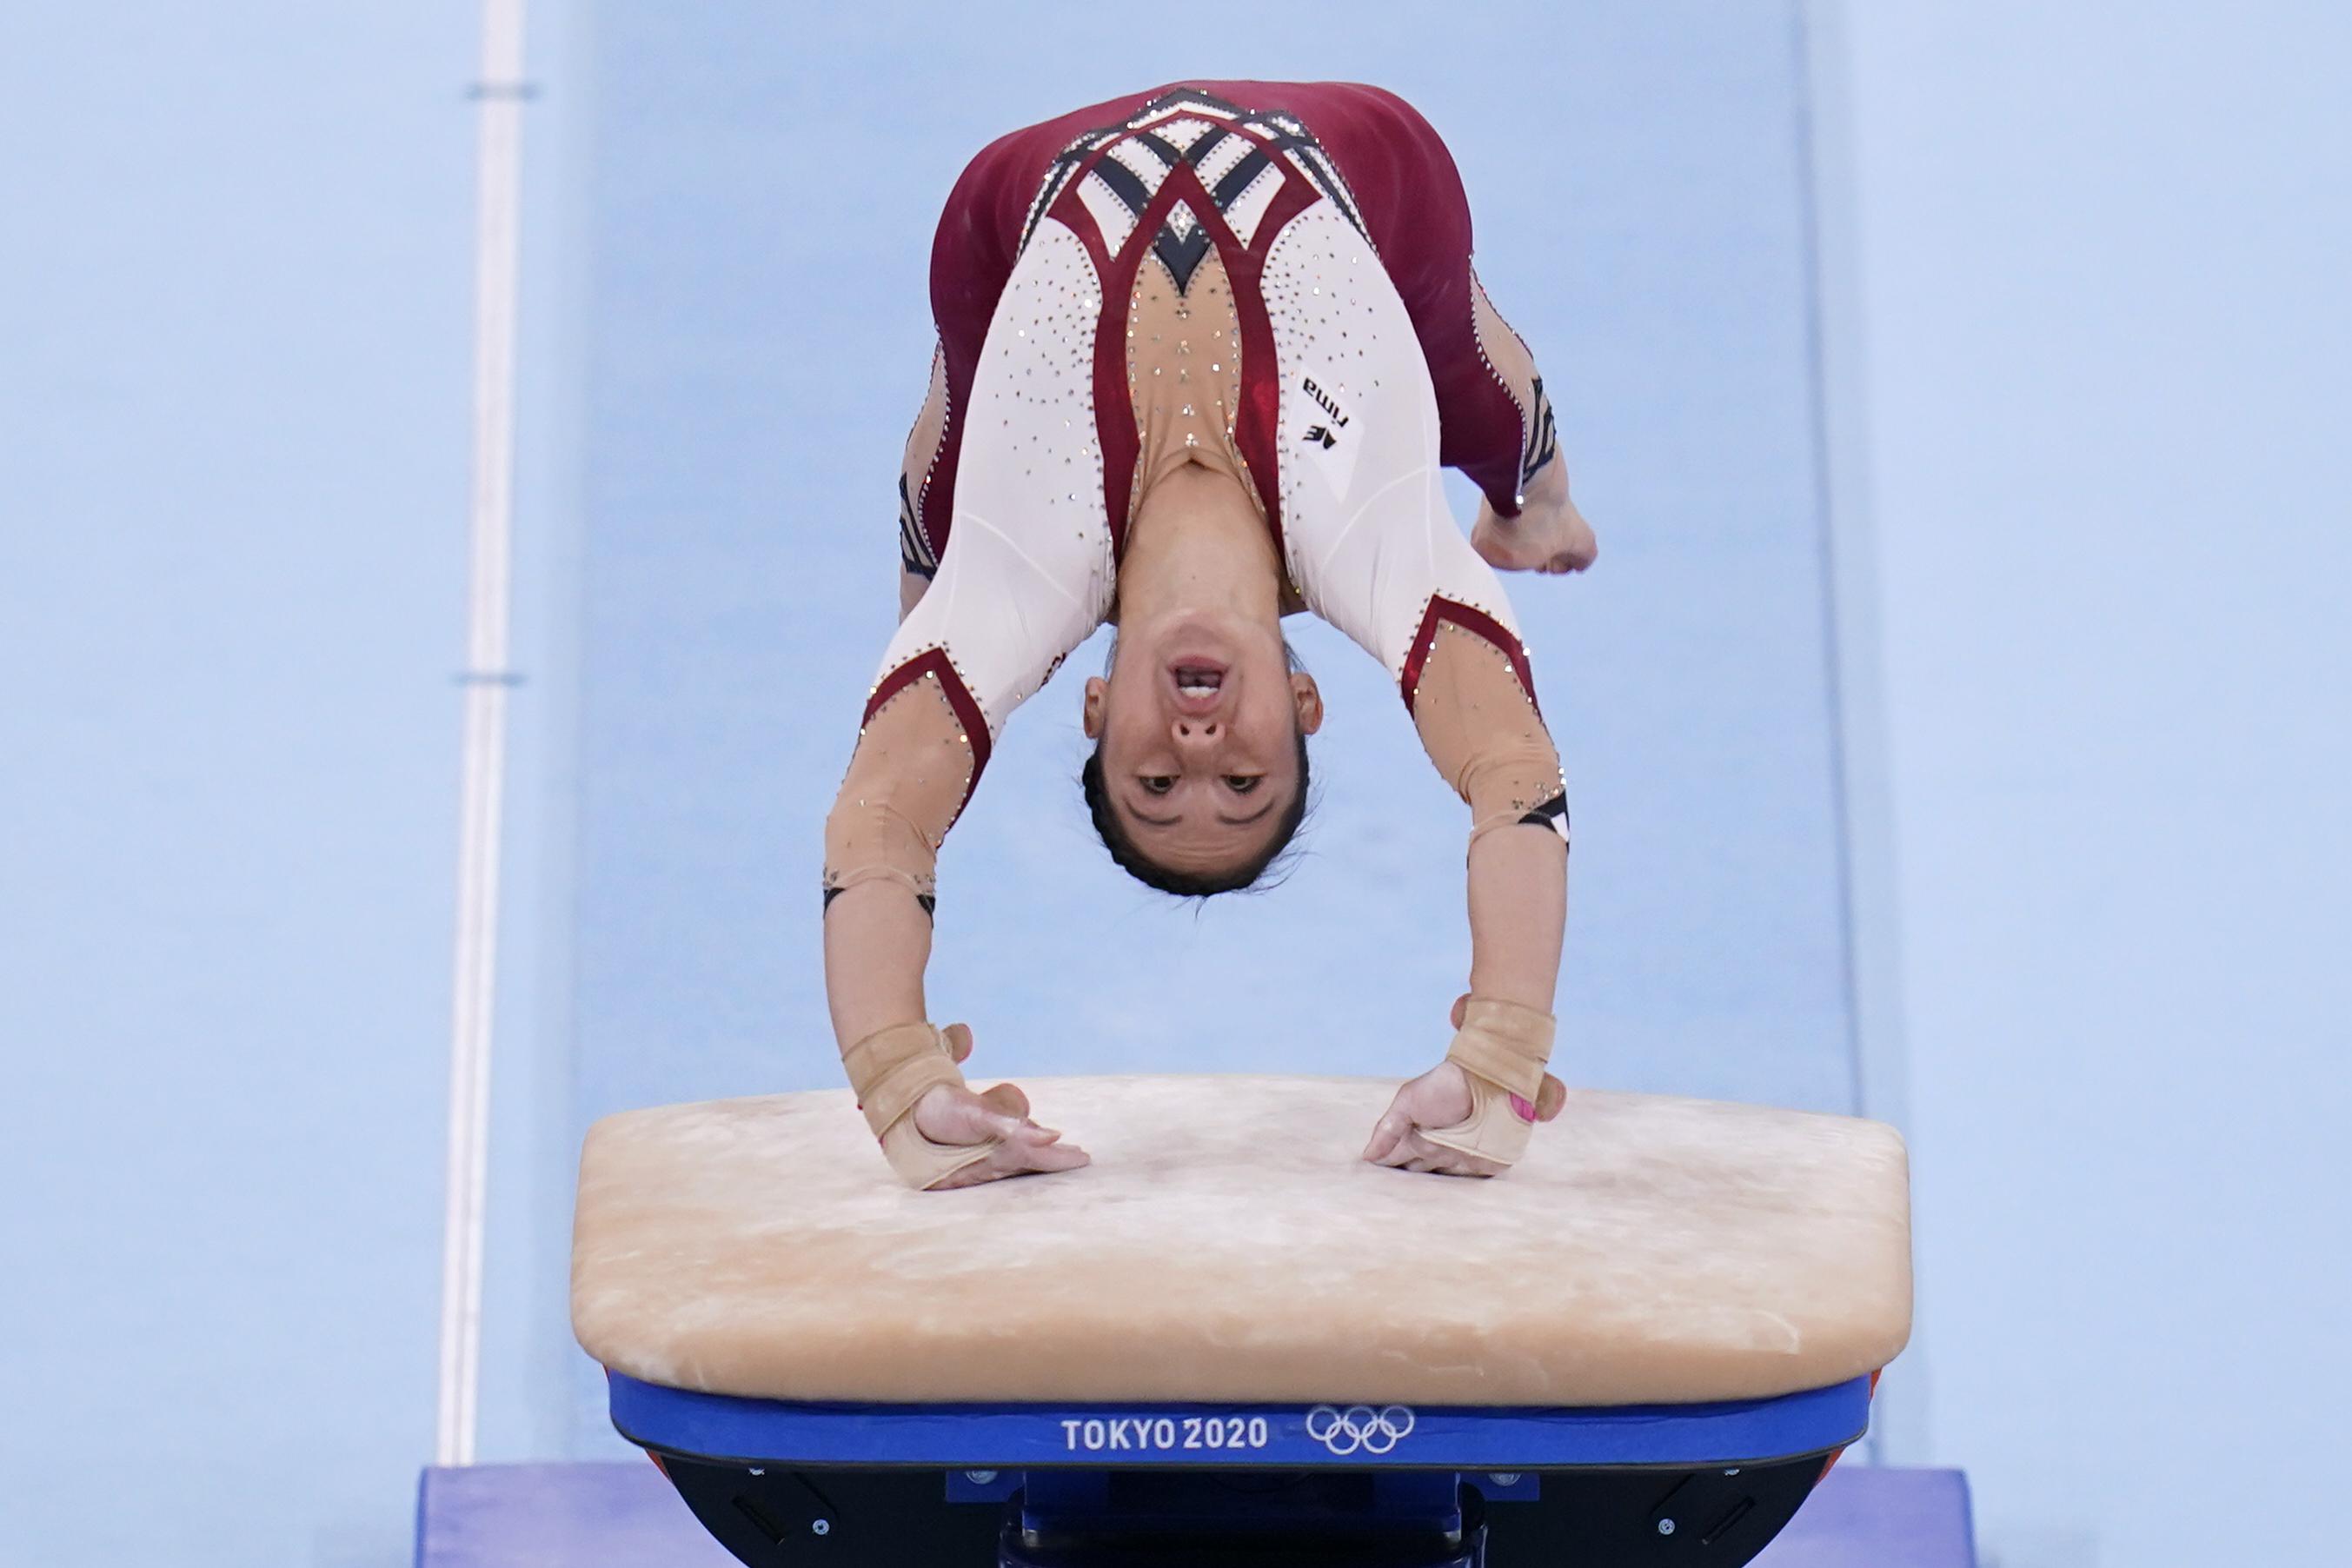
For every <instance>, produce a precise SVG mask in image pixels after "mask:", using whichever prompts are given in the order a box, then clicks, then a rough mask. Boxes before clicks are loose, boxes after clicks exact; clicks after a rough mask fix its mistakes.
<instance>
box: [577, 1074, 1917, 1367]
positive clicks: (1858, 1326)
mask: <svg viewBox="0 0 2352 1568" xmlns="http://www.w3.org/2000/svg"><path fill="white" fill-rule="evenodd" d="M1024 1087H1025V1088H1026V1089H1028V1090H1029V1091H1030V1094H1031V1097H1032V1099H1033V1100H1034V1102H1035V1104H1036V1108H1037V1115H1038V1118H1039V1120H1040V1121H1045V1123H1046V1124H1047V1125H1049V1126H1055V1127H1059V1128H1062V1129H1063V1130H1064V1131H1065V1132H1066V1135H1067V1136H1068V1137H1069V1138H1070V1139H1071V1141H1072V1142H1076V1143H1078V1144H1080V1145H1081V1146H1082V1147H1084V1148H1085V1149H1087V1151H1088V1152H1090V1153H1092V1154H1093V1155H1094V1159H1095V1163H1094V1164H1093V1165H1092V1166H1091V1167H1089V1168H1087V1169H1086V1170H1083V1171H1075V1172H1071V1173H1066V1174H1062V1175H1055V1176H1030V1177H1024V1178H1023V1179H1021V1180H1018V1181H1013V1182H1000V1183H996V1184H991V1185H987V1186H982V1187H975V1188H971V1189H967V1190H964V1191H961V1192H950V1193H919V1192H913V1191H909V1190H908V1189H907V1188H905V1187H902V1186H900V1185H898V1183H897V1182H896V1181H895V1180H894V1179H893V1177H892V1176H891V1174H890V1172H889V1169H888V1167H887V1166H886V1165H885V1164H884V1163H883V1162H882V1156H881V1154H880V1153H879V1152H877V1150H876V1149H875V1147H874V1142H873V1139H872V1137H871V1136H870V1135H869V1134H868V1133H867V1132H866V1125H865V1123H864V1121H862V1120H860V1118H859V1117H858V1115H857V1113H856V1110H854V1109H852V1106H851V1101H850V1097H849V1095H848V1094H847V1093H846V1092H845V1091H840V1090H834V1091H827V1092H823V1093H814V1094H781V1095H772V1096H767V1097H765V1098H761V1099H756V1100H716V1101H711V1102H709V1103H707V1104H701V1105H679V1106H671V1107H668V1108H666V1109H662V1110H637V1111H630V1112H627V1113H625V1114H623V1115H619V1116H613V1117H607V1118H606V1119H605V1120H604V1121H600V1122H598V1123H597V1124H596V1125H595V1126H594V1127H593V1128H592V1129H591V1130H590V1131H589V1134H588V1142H587V1148H586V1150H585V1152H584V1153H583V1157H582V1161H581V1173H580V1207H579V1214H578V1219H577V1224H576V1227H575V1230H574V1233H573V1241H572V1326H573V1329H574V1331H576V1332H577V1333H578V1334H579V1336H580V1342H581V1343H582V1344H583V1346H585V1347H586V1348H587V1350H588V1352H589V1353H590V1354H591V1355H593V1356H594V1357H595V1358H596V1359H597V1360H598V1361H600V1362H602V1363H604V1364H605V1365H606V1366H609V1367H612V1368H614V1370H616V1371H619V1372H624V1373H628V1374H629V1375H631V1376H633V1377H636V1378H639V1379H642V1380H644V1381H646V1382H649V1383H657V1384H667V1385H669V1386H672V1387H677V1388H690V1389H700V1390H704V1391H707V1392H710V1393H718V1394H746V1395H756V1396H762V1397H768V1398H776V1399H844V1400H874V1401H886V1402H933V1401H955V1400H988V1401H1030V1400H1037V1401H1045V1400H1086V1401H1123V1400H1134V1401H1145V1400H1151V1401H1185V1400H1201V1401H1214V1402H1228V1401H1231V1402H1251V1403H1260V1402H1263V1403H1281V1402H1296V1401H1310V1402H1311V1401H1321V1400H1330V1401H1351V1402H1352V1401H1361V1402H1369V1403H1383V1402H1388V1401H1396V1402H1401V1403H1406V1404H1421V1405H1622V1404H1640V1403H1647V1402H1652V1401H1661V1402H1671V1403H1687V1402H1694V1401H1703V1400H1715V1399H1734V1398H1746V1397H1752V1396H1759V1395H1766V1394H1786V1393H1791V1392H1794V1391H1796V1390H1799V1389H1805V1388H1817V1387H1822V1386H1825V1385H1827V1384H1833V1383H1838V1382H1842V1381H1843V1380H1845V1379H1847V1378H1850V1377H1854V1376H1857V1375H1859V1374H1861V1373H1866V1372H1870V1371H1873V1370H1874V1369H1876V1368H1877V1367H1879V1366H1882V1365H1884V1364H1885V1363H1886V1362H1887V1361H1888V1360H1890V1359H1891V1358H1892V1357H1893V1356H1894V1355H1895V1352H1897V1351H1899V1350H1901V1349H1902V1348H1903V1345H1904V1342H1905V1341H1906V1339H1907V1338H1908V1337H1909V1334H1910V1328H1911V1258H1910V1205H1909V1190H1908V1177H1907V1173H1906V1162H1905V1156H1904V1149H1903V1142H1902V1140H1901V1139H1900V1138H1899V1137H1898V1136H1897V1135H1896V1134H1895V1131H1893V1130H1892V1129H1891V1128H1887V1127H1885V1126H1882V1125H1880V1124H1879V1123H1876V1122H1873V1121H1855V1120H1853V1119H1851V1118H1847V1117H1839V1116H1817V1115H1810V1114H1805V1113H1802V1112H1798V1111H1788V1110H1763V1109H1759V1108H1756V1107H1751V1106H1743V1105H1721V1104H1715V1103H1711V1102H1708V1101H1705V1100H1675V1099H1667V1098H1664V1097H1658V1096H1648V1095H1628V1094H1611V1093H1601V1092H1595V1091H1581V1092H1578V1093H1575V1094H1573V1095H1572V1096H1571V1097H1570V1100H1569V1105H1568V1109H1567V1110H1566V1111H1565V1112H1564V1113H1563V1114H1562V1115H1561V1117H1560V1119H1559V1121H1555V1122H1552V1123H1551V1124H1549V1126H1546V1127H1543V1128H1541V1129H1538V1131H1537V1134H1536V1140H1535V1147H1534V1149H1533V1151H1532V1152H1531V1153H1530V1154H1529V1155H1528V1159H1527V1160H1526V1162H1525V1163H1522V1164H1521V1165H1519V1166H1518V1168H1517V1169H1516V1170H1514V1171H1512V1172H1511V1173H1509V1174H1507V1175H1506V1176H1504V1177H1502V1178H1500V1179H1498V1180H1496V1181H1490V1182H1479V1181H1467V1180H1462V1179H1459V1178H1452V1177H1444V1176H1426V1175H1415V1174H1412V1173H1408V1172H1403V1171H1391V1170H1382V1169H1380V1168H1378V1167H1376V1166H1371V1165H1367V1164H1365V1163H1362V1162H1361V1161H1360V1160H1359V1159H1357V1158H1356V1155H1357V1153H1358V1152H1359V1151H1360V1150H1361V1148H1362V1147H1363V1144H1364V1142H1365V1140H1366V1138H1367V1137H1368V1136H1369V1135H1370V1131H1371V1128H1372V1123H1373V1121H1375V1120H1376V1119H1377V1118H1378V1117H1379V1115H1380V1113H1381V1110H1383V1109H1385V1107H1386V1106H1387V1104H1388V1101H1389V1097H1390V1096H1391V1094H1392V1093H1393V1092H1394V1090H1395V1085H1394V1084H1393V1083H1391V1082H1387V1081H1381V1080H1373V1079H1310V1078H1207V1077H1202V1078H1080V1079H1041V1080H1036V1081H1034V1082H1031V1083H1029V1084H1026V1085H1024Z"/></svg>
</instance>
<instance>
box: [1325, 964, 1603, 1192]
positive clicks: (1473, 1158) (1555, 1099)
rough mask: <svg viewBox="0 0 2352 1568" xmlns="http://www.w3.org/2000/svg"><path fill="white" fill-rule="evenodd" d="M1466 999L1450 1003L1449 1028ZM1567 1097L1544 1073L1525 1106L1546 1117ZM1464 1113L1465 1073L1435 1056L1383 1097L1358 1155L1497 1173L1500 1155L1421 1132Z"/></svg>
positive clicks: (1447, 1172)
mask: <svg viewBox="0 0 2352 1568" xmlns="http://www.w3.org/2000/svg"><path fill="white" fill-rule="evenodd" d="M1469 1004H1470V998H1469V997H1467V996H1464V997H1462V998H1460V999H1459V1000H1458V1001H1456V1002H1455V1003H1454V1027H1455V1028H1457V1029H1458V1028H1460V1027H1461V1026H1462V1011H1463V1009H1464V1008H1465V1007H1466V1006H1468V1005H1469ZM1567 1103H1568V1086H1567V1085H1566V1084H1564V1083H1562V1082H1560V1081H1559V1079H1556V1078H1554V1077H1552V1076H1551V1075H1550V1074H1549V1073H1547V1074H1545V1075H1544V1080H1543V1088H1542V1089H1539V1090H1538V1091H1537V1095H1536V1103H1535V1104H1534V1105H1532V1106H1529V1107H1528V1110H1529V1111H1532V1112H1533V1116H1532V1118H1531V1119H1532V1120H1534V1121H1550V1120H1551V1119H1552V1118H1553V1117H1555V1116H1558V1115H1559V1112H1560V1108H1561V1107H1563V1106H1565V1105H1566V1104H1567ZM1523 1114H1525V1113H1524V1112H1523ZM1469 1115H1470V1075H1469V1074H1467V1073H1465V1072H1464V1071H1463V1070H1462V1069H1461V1068H1459V1067H1457V1066H1455V1065H1454V1063H1453V1062H1451V1061H1443V1062H1440V1063H1438V1064H1437V1065H1436V1066H1435V1067H1433V1068H1430V1069H1429V1070H1428V1071H1427V1072H1425V1073H1423V1074H1422V1075H1421V1076H1420V1077H1419V1078H1416V1079H1409V1080H1408V1081H1407V1082H1406V1083H1405V1084H1404V1086H1403V1087H1402V1088H1401V1089H1398V1090H1397V1091H1396V1098H1395V1099H1394V1100H1391V1101H1389V1108H1388V1110H1387V1111H1386V1112H1385V1113H1384V1114H1382V1116H1381V1119H1380V1121H1378V1122H1377V1123H1376V1124H1374V1126H1373V1128H1372V1141H1371V1142H1370V1143H1367V1144H1366V1145H1365V1146H1364V1158H1365V1159H1366V1160H1369V1161H1370V1162H1371V1163H1373V1164H1375V1165H1391V1166H1402V1168H1403V1169H1405V1170H1408V1171H1421V1172H1425V1173H1430V1174H1433V1175H1440V1176H1499V1175H1501V1174H1502V1173H1504V1172H1505V1171H1506V1170H1507V1169H1509V1167H1508V1166H1507V1165H1505V1164H1503V1163H1501V1162H1500V1161H1498V1160H1482V1159H1480V1158H1479V1157H1478V1156H1477V1155H1475V1154H1465V1153H1462V1152H1459V1151H1458V1150H1454V1149H1448V1148H1446V1147H1444V1145H1443V1144H1438V1143H1433V1142H1430V1141H1429V1140H1428V1139H1426V1138H1423V1136H1422V1135H1421V1133H1422V1129H1423V1128H1429V1127H1453V1126H1455V1125H1458V1124H1459V1123H1461V1122H1463V1121H1466V1120H1468V1118H1469Z"/></svg>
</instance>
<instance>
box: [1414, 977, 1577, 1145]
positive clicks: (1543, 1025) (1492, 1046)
mask: <svg viewBox="0 0 2352 1568" xmlns="http://www.w3.org/2000/svg"><path fill="white" fill-rule="evenodd" d="M1554 1027H1555V1026H1554V1023H1553V1019H1552V1016H1551V1015H1550V1014H1549V1013H1539V1012H1538V1011H1537V1010H1536V1009H1535V1008H1533V1007H1522V1006H1520V1005H1518V1004H1517V1003H1515V1002H1498V1001H1495V1000H1492V999H1490V998H1486V997H1476V996H1474V997H1472V998H1471V999H1470V1002H1469V1004H1468V1005H1466V1006H1465V1007H1464V1008H1463V1011H1462V1027H1461V1028H1460V1029H1458V1030H1456V1031H1455V1032H1454V1044H1453V1046H1452V1047H1449V1048H1448V1049H1447V1051H1446V1053H1445V1058H1446V1059H1447V1060H1448V1061H1450V1062H1452V1063H1454V1066H1456V1067H1458V1068H1461V1069H1462V1070H1463V1072H1464V1073H1465V1075H1466V1076H1467V1077H1468V1078H1469V1079H1470V1114H1469V1116H1468V1117H1467V1118H1465V1120H1463V1121H1459V1122H1456V1123H1455V1124H1454V1126H1452V1127H1439V1128H1424V1129H1423V1131H1422V1136H1423V1138H1426V1139H1427V1140H1429V1142H1432V1143H1435V1144H1438V1145H1439V1146H1441V1147H1443V1148H1447V1149H1452V1150H1454V1152H1457V1153H1462V1154H1475V1155H1476V1156H1477V1157H1479V1158H1480V1159H1484V1160H1492V1161H1495V1162H1496V1163H1498V1164H1504V1165H1512V1164H1517V1163H1518V1162H1519V1160H1520V1158H1521V1157H1522V1156H1524V1155H1525V1154H1526V1153H1527V1152H1528V1137H1529V1135H1530V1134H1531V1133H1532V1132H1533V1131H1535V1123H1534V1121H1532V1120H1531V1119H1530V1118H1531V1115H1532V1112H1533V1110H1534V1109H1535V1105H1536V1102H1537V1100H1538V1098H1539V1096H1540V1095H1541V1094H1542V1091H1543V1080H1544V1067H1545V1065H1546V1064H1547V1063H1548V1062H1549V1061H1550V1059H1551V1045H1552V1034H1553V1030H1554ZM1513 1100H1518V1101H1520V1102H1522V1103H1523V1104H1525V1105H1526V1106H1527V1107H1528V1111H1529V1113H1530V1116H1522V1115H1521V1114H1520V1113H1519V1110H1518V1108H1517V1106H1515V1105H1514V1104H1513V1103H1512V1101H1513Z"/></svg>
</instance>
